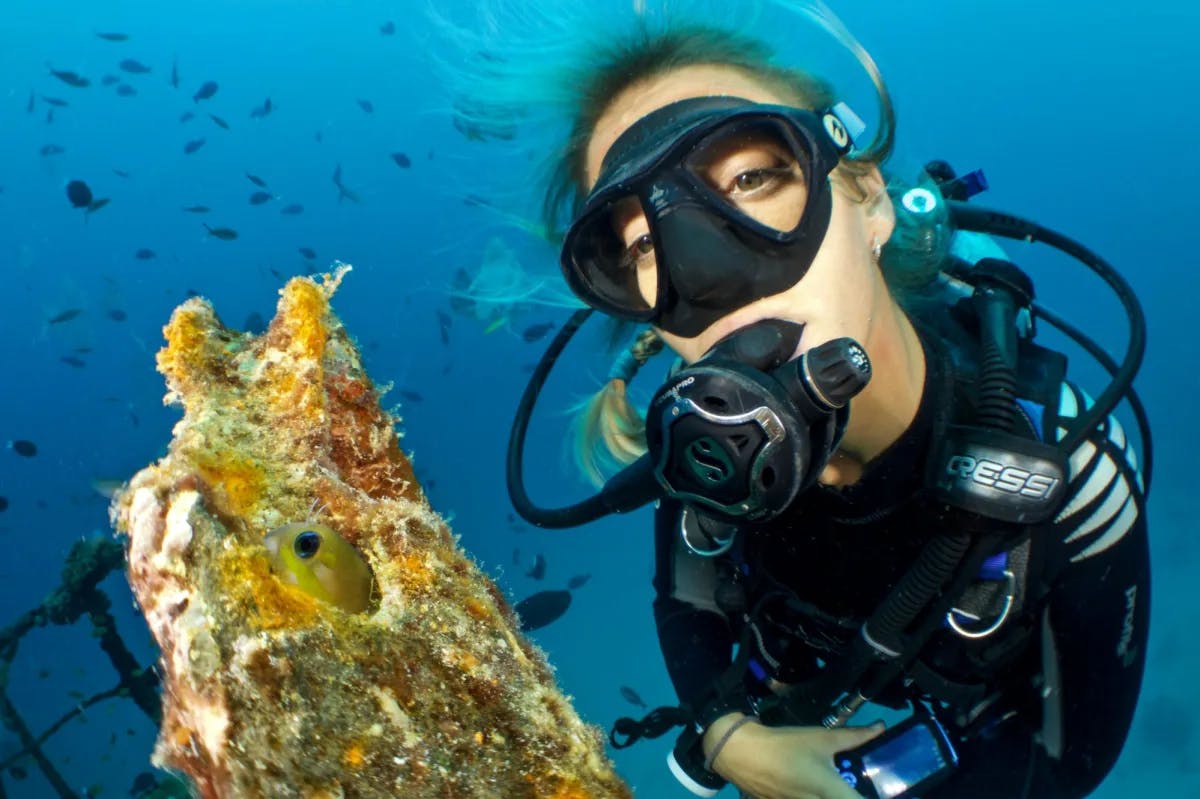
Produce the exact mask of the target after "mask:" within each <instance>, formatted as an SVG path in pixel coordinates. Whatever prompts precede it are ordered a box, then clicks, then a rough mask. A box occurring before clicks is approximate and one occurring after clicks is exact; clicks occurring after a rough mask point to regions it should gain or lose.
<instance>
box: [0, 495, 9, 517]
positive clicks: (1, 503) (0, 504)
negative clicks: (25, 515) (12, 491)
mask: <svg viewBox="0 0 1200 799" xmlns="http://www.w3.org/2000/svg"><path fill="white" fill-rule="evenodd" d="M6 510H8V497H0V513H3V512H4V511H6Z"/></svg>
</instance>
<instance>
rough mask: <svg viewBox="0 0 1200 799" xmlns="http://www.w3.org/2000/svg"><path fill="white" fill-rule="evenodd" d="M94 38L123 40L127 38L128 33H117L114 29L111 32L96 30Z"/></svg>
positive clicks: (109, 40) (110, 40) (111, 40)
mask: <svg viewBox="0 0 1200 799" xmlns="http://www.w3.org/2000/svg"><path fill="white" fill-rule="evenodd" d="M96 38H97V39H103V40H104V41H106V42H124V41H128V40H129V35H128V34H125V33H117V32H116V31H113V32H111V33H105V32H101V31H97V32H96Z"/></svg>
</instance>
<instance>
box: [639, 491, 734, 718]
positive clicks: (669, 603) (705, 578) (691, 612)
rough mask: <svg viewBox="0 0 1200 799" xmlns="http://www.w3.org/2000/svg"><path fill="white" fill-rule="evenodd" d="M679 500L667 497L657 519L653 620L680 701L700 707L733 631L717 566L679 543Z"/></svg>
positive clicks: (726, 658) (722, 665)
mask: <svg viewBox="0 0 1200 799" xmlns="http://www.w3.org/2000/svg"><path fill="white" fill-rule="evenodd" d="M681 513H682V507H681V505H680V504H679V503H677V502H673V501H670V500H663V501H662V502H661V504H660V506H659V508H658V510H657V511H656V512H655V517H654V562H655V566H654V622H655V625H656V627H657V630H658V643H659V646H660V648H661V649H662V654H663V660H664V662H665V663H666V667H667V673H668V674H669V675H670V678H671V683H672V684H673V685H674V686H675V693H676V694H677V695H678V697H679V701H680V702H681V703H684V704H687V705H689V706H691V707H692V708H694V709H699V707H700V705H701V703H703V702H704V701H705V699H706V697H707V695H708V693H709V691H710V690H711V689H712V687H713V684H714V683H715V682H716V680H717V678H718V677H720V676H721V674H722V673H723V672H724V671H725V670H726V669H727V668H728V667H729V663H730V660H731V656H732V651H733V643H734V640H733V633H732V631H731V629H730V625H729V622H728V621H727V620H726V618H725V616H724V614H722V613H721V612H720V610H719V609H718V608H717V606H716V604H715V602H714V599H713V592H714V591H715V589H716V585H717V573H718V572H717V564H716V563H715V562H714V559H713V558H706V557H701V556H699V555H695V554H692V553H691V552H689V551H688V549H687V548H686V547H685V546H684V545H683V544H682V543H681V540H680V535H679V532H678V531H679V525H680V514H681Z"/></svg>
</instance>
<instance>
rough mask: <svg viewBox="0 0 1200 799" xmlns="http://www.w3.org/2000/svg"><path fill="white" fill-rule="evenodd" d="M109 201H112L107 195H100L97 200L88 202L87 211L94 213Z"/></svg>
mask: <svg viewBox="0 0 1200 799" xmlns="http://www.w3.org/2000/svg"><path fill="white" fill-rule="evenodd" d="M110 202H112V200H110V199H109V198H107V197H101V198H100V199H99V200H92V201H91V202H90V203H88V207H87V212H88V213H89V214H94V213H96V212H97V211H99V210H100V209H101V208H103V207H104V206H106V205H108V204H109V203H110Z"/></svg>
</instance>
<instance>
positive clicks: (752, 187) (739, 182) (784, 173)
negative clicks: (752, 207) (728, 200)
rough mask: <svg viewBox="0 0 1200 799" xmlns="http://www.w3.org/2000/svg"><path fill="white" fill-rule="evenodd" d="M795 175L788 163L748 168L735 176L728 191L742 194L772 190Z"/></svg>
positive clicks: (748, 194)
mask: <svg viewBox="0 0 1200 799" xmlns="http://www.w3.org/2000/svg"><path fill="white" fill-rule="evenodd" d="M793 177H794V173H793V172H792V168H791V167H790V166H788V165H786V164H780V165H778V166H769V167H757V168H754V169H748V170H745V171H743V172H739V173H737V174H736V175H735V176H734V178H733V180H732V181H731V182H730V186H729V188H727V189H726V192H727V193H729V194H734V195H739V194H740V195H742V196H750V195H755V194H759V193H764V192H770V191H772V190H774V189H776V188H779V187H781V186H782V185H784V184H785V183H787V182H788V181H789V180H790V179H792V178H793Z"/></svg>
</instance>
